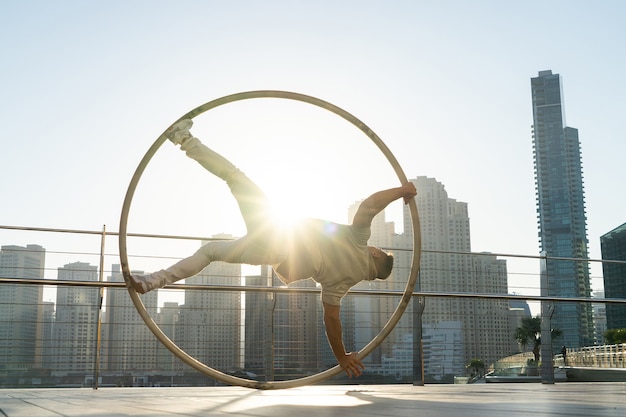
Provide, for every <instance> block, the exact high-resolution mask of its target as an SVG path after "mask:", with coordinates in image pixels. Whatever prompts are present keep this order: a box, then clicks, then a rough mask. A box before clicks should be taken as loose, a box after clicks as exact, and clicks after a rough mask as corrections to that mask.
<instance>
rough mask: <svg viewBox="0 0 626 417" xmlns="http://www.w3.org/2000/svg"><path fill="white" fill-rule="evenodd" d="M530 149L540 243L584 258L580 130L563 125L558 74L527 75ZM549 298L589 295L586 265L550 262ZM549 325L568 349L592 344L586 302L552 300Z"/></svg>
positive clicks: (554, 253) (553, 253)
mask: <svg viewBox="0 0 626 417" xmlns="http://www.w3.org/2000/svg"><path fill="white" fill-rule="evenodd" d="M531 90H532V106H533V150H534V162H535V186H536V195H537V214H538V224H539V246H540V250H541V252H545V253H546V254H547V256H549V257H560V258H570V259H571V258H582V259H586V258H588V254H587V216H586V214H585V199H584V190H583V176H582V162H581V153H580V143H579V140H578V130H577V129H574V128H572V127H567V126H566V125H565V112H564V110H563V102H562V89H561V78H560V76H559V75H558V74H552V71H550V70H547V71H540V72H539V75H538V76H537V77H534V78H531ZM547 274H548V288H547V294H548V295H549V296H558V297H590V296H591V286H590V281H589V264H588V263H587V262H581V261H572V260H550V261H549V262H548V265H547ZM552 327H553V328H556V329H559V330H561V332H562V333H563V334H562V336H561V337H562V341H563V344H565V345H566V346H568V347H581V346H586V345H591V344H593V320H592V310H591V305H590V304H588V303H555V305H554V314H553V316H552Z"/></svg>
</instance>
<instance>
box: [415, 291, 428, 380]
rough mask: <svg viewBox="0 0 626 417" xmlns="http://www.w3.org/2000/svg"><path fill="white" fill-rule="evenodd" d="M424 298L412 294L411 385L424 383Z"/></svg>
mask: <svg viewBox="0 0 626 417" xmlns="http://www.w3.org/2000/svg"><path fill="white" fill-rule="evenodd" d="M425 303H426V300H425V299H424V298H423V297H416V296H413V385H415V386H423V385H424V353H423V350H424V346H423V345H422V313H423V312H424V306H425Z"/></svg>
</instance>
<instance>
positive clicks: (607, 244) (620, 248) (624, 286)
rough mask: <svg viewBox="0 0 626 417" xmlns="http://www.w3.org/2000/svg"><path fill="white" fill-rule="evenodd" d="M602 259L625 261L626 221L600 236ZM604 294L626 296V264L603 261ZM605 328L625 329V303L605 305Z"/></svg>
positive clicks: (607, 296)
mask: <svg viewBox="0 0 626 417" xmlns="http://www.w3.org/2000/svg"><path fill="white" fill-rule="evenodd" d="M600 247H601V250H602V259H606V260H614V261H626V223H624V224H622V225H621V226H619V227H616V228H615V229H613V230H611V231H610V232H608V233H606V234H604V235H602V236H601V237H600ZM602 272H603V276H604V296H605V297H606V298H626V265H624V264H620V263H610V262H604V263H603V264H602ZM606 328H607V329H626V305H624V304H607V305H606Z"/></svg>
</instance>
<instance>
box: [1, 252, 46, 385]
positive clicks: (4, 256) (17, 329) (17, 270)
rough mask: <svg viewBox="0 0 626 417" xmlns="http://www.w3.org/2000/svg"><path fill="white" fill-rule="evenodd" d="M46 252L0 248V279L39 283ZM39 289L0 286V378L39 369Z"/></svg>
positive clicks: (15, 285)
mask: <svg viewBox="0 0 626 417" xmlns="http://www.w3.org/2000/svg"><path fill="white" fill-rule="evenodd" d="M45 258H46V251H45V249H44V248H43V247H41V246H39V245H27V246H26V247H23V246H15V245H7V246H2V248H1V250H0V276H2V277H5V278H24V279H28V278H31V279H42V278H43V277H44V276H43V273H44V262H45ZM42 299H43V288H42V287H41V286H40V285H17V284H2V285H0V376H2V375H5V376H8V375H9V374H12V373H15V372H18V373H19V372H24V371H27V370H29V369H32V368H38V367H41V366H42V352H41V346H42V343H41V338H42V333H43V332H42V313H43V308H42Z"/></svg>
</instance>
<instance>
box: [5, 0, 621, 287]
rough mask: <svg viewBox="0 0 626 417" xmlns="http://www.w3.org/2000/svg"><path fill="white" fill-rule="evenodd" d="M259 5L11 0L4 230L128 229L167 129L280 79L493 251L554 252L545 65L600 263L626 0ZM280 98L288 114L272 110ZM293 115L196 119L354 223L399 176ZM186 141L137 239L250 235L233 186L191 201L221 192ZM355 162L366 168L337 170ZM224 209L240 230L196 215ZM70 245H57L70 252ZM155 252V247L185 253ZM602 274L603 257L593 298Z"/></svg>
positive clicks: (204, 130) (162, 172) (141, 215)
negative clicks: (430, 185) (537, 143)
mask: <svg viewBox="0 0 626 417" xmlns="http://www.w3.org/2000/svg"><path fill="white" fill-rule="evenodd" d="M243 4H244V5H245V7H242V6H241V5H242V3H239V2H238V3H237V4H230V3H223V2H219V3H216V2H210V1H209V2H199V1H187V2H184V3H182V4H178V3H176V4H173V3H170V2H144V1H137V2H132V3H128V2H123V1H111V2H107V3H102V4H93V3H82V2H74V1H61V2H54V3H47V2H38V1H25V2H3V4H2V5H0V23H2V24H1V25H0V31H2V32H1V33H2V34H3V36H1V37H0V39H2V40H1V41H0V48H2V51H3V52H4V55H5V56H6V57H7V59H6V60H5V62H4V65H3V66H2V68H1V69H0V73H1V74H2V77H1V79H0V88H1V89H2V91H3V93H4V97H5V100H3V102H2V104H1V106H2V111H1V112H0V121H1V122H2V125H3V133H2V135H3V140H4V142H5V144H6V146H5V147H4V149H3V152H1V153H0V165H1V166H2V167H3V169H2V173H3V178H11V180H9V181H2V182H0V193H1V194H2V195H3V196H6V198H7V201H10V204H7V205H4V206H3V208H2V218H3V223H5V224H9V225H16V226H32V227H50V228H67V229H79V230H82V229H85V230H94V229H96V230H97V229H99V228H101V227H102V225H106V226H107V229H109V230H116V229H117V225H118V224H119V215H120V211H121V206H122V201H123V198H124V193H125V191H126V187H127V185H128V183H129V181H130V178H131V176H132V174H133V172H134V170H135V168H136V167H137V165H138V163H139V161H140V159H141V157H142V156H143V155H144V153H145V152H146V150H147V149H148V147H149V146H150V145H151V144H152V143H153V141H154V140H155V139H156V138H157V136H158V135H159V134H160V133H161V132H163V131H164V130H165V129H166V128H167V127H168V126H169V124H170V123H172V122H173V121H174V120H176V119H177V118H178V117H180V116H181V115H182V114H184V113H185V112H187V111H189V110H191V109H192V108H194V107H196V106H198V105H200V104H202V103H205V102H207V101H209V100H212V99H214V98H217V97H221V96H223V95H226V94H231V93H234V92H239V91H246V90H255V89H283V90H291V91H296V92H300V93H304V94H310V95H313V96H316V97H319V98H322V99H325V100H328V101H330V102H332V103H333V104H336V105H338V106H340V107H342V108H344V109H346V110H347V111H349V112H351V113H353V114H354V115H356V116H357V117H359V118H360V119H362V120H363V121H364V122H365V123H367V124H368V125H369V126H370V127H371V128H372V129H373V130H374V131H375V132H376V133H377V134H379V135H380V136H381V138H382V139H383V140H384V141H385V142H386V143H387V145H388V146H389V148H390V149H391V150H392V151H393V153H394V154H395V155H396V156H397V157H398V159H399V162H400V164H401V165H402V167H403V168H404V169H405V171H406V173H407V176H408V177H415V176H421V175H426V176H429V177H433V178H436V179H437V180H439V181H441V182H442V183H444V184H446V187H447V188H448V190H449V191H450V193H451V194H453V195H455V196H456V197H457V198H458V199H459V200H460V201H465V202H467V203H468V204H470V207H471V212H470V213H469V215H470V218H471V219H472V224H473V232H474V233H473V234H472V240H473V241H472V247H473V248H474V249H475V250H476V251H483V250H490V251H494V252H499V253H517V254H528V255H537V244H536V243H537V239H536V217H535V204H534V203H535V198H534V181H533V168H532V141H531V133H530V125H531V124H532V114H531V112H530V109H529V106H528V100H529V97H530V94H529V89H528V84H529V83H528V79H529V77H531V76H533V75H534V74H536V73H537V72H538V71H541V70H545V69H552V70H553V71H555V72H558V73H559V74H561V75H562V76H563V77H564V79H565V81H566V83H567V115H568V118H569V119H570V120H571V121H572V122H573V123H572V124H573V125H575V126H577V128H578V129H579V131H580V135H581V138H582V153H583V168H584V175H585V184H586V192H587V211H588V233H589V243H590V246H589V255H590V256H591V257H592V258H596V259H599V258H600V249H599V247H600V243H599V240H600V236H601V235H603V234H605V233H607V232H608V231H610V230H612V229H613V228H615V227H617V226H618V225H620V224H622V223H624V220H625V219H624V216H623V210H622V207H623V206H624V205H625V201H624V199H625V198H626V197H624V196H623V195H622V194H623V193H619V191H618V188H619V187H616V186H617V183H616V181H617V179H618V178H620V177H621V175H620V171H619V168H620V166H621V157H622V155H623V154H624V153H625V152H626V141H624V140H623V139H624V138H623V134H622V128H621V123H620V121H621V116H622V114H623V113H624V111H625V109H624V102H625V100H624V99H623V98H624V97H625V96H626V83H625V81H624V79H623V77H622V75H621V74H623V73H625V72H626V60H625V58H624V56H623V54H619V53H616V51H619V50H623V49H625V48H624V46H625V45H624V43H625V42H626V33H625V31H626V28H625V27H624V25H623V24H622V22H621V17H622V16H623V15H624V14H625V8H626V4H624V3H623V2H620V1H605V2H600V3H597V4H596V3H594V4H588V3H587V2H578V1H574V2H571V1H567V2H566V1H553V2H549V3H545V2H540V1H530V2H523V3H519V4H509V3H502V2H496V1H477V2H471V3H466V2H449V1H444V2H437V3H427V2H406V1H392V2H385V3H384V4H383V3H380V4H379V3H375V2H365V3H363V2H354V1H347V2H341V3H337V2H325V1H322V2H315V3H310V4H289V5H286V4H284V2H276V1H269V2H263V3H262V4H260V3H257V2H245V1H244V2H243ZM539 8H540V9H541V12H540V13H538V11H537V10H538V9H539ZM557 16H558V18H556V17H557ZM112 22H114V23H115V25H114V27H115V30H113V29H112V27H113V26H112ZM320 22H323V25H321V24H320ZM267 103H270V102H267ZM271 109H275V110H277V111H278V114H279V116H280V115H282V114H285V115H287V117H274V118H272V117H269V116H266V115H265V113H264V111H265V110H268V111H269V110H271ZM296 110H299V106H296V105H292V104H288V105H286V106H285V108H283V107H280V106H279V107H277V108H274V106H273V102H272V103H271V104H266V102H260V103H258V108H257V104H254V105H250V106H247V105H244V106H235V107H233V108H232V111H230V109H224V111H223V112H222V111H219V112H218V111H216V112H215V113H214V114H211V115H206V117H204V116H203V117H201V118H199V120H198V123H197V126H198V128H197V132H198V134H199V135H200V137H201V139H203V140H205V141H208V142H210V143H211V144H213V145H215V146H216V147H218V148H219V149H218V150H220V151H223V152H224V153H225V154H226V156H228V157H229V158H231V159H233V161H234V162H235V163H237V164H238V165H240V166H241V167H242V168H243V169H244V170H245V171H247V172H248V171H249V172H250V173H251V174H252V177H253V178H254V179H255V180H257V179H258V181H259V182H260V183H262V185H267V188H268V189H273V190H272V192H273V193H276V194H274V195H273V197H276V198H277V199H279V197H281V196H280V194H281V193H280V192H279V190H280V189H288V190H290V194H291V195H292V196H293V200H294V201H287V202H286V203H285V202H282V203H281V204H285V205H288V204H294V203H299V202H302V201H306V200H312V201H315V203H316V204H318V203H320V202H323V203H324V204H323V206H320V207H317V209H319V211H317V212H315V213H314V214H316V215H319V216H324V217H341V218H340V220H342V219H343V213H344V208H345V207H346V206H348V205H349V204H350V203H351V202H353V201H356V200H358V199H361V198H363V197H365V196H366V195H368V194H370V193H371V192H373V191H376V189H378V188H382V187H384V186H389V185H390V184H391V185H392V184H393V183H395V182H396V179H395V178H394V176H393V174H392V173H391V170H390V168H389V167H388V166H387V164H386V163H385V162H384V161H381V160H380V155H378V153H376V152H373V151H372V152H370V148H369V146H368V145H367V144H366V139H365V138H363V137H362V135H354V136H353V137H350V135H351V130H350V129H349V127H347V126H345V125H344V123H337V124H336V125H335V124H333V123H332V122H331V121H327V120H326V116H319V115H318V114H317V113H316V112H315V111H311V112H305V113H302V114H295V115H293V116H292V113H291V112H292V111H293V112H294V113H298V112H297V111H296ZM283 111H284V112H283ZM318 116H319V117H323V118H324V119H323V120H324V123H321V124H320V123H316V122H317V120H319V119H318V118H317V117H318ZM216 118H217V119H219V120H217V121H215V123H214V119H216ZM221 123H223V124H221ZM287 124H288V125H291V129H290V130H286V127H287V126H283V125H287ZM324 126H326V127H327V128H326V129H323V127H324ZM326 137H328V140H326ZM344 138H346V139H345V142H344ZM343 143H345V144H346V148H347V149H344V148H343V147H340V146H339V145H342V144H343ZM166 145H167V146H166ZM169 145H170V144H164V146H163V148H162V149H160V150H159V153H158V155H157V157H155V160H154V161H152V162H151V164H150V167H149V170H148V171H147V172H146V173H145V176H144V177H143V178H142V182H141V187H140V194H139V195H137V196H136V199H135V200H134V202H133V207H132V212H131V215H132V218H131V219H129V220H130V222H129V230H131V231H133V232H139V233H163V234H175V235H201V236H209V235H212V234H215V233H221V232H226V233H232V234H240V231H241V227H242V224H241V221H240V219H239V218H238V217H237V216H232V215H231V213H234V212H235V210H234V209H233V206H231V205H229V204H230V203H229V202H230V201H231V198H230V196H229V195H228V194H227V193H224V194H223V195H221V196H220V197H219V198H218V201H219V202H220V204H219V205H216V204H215V201H209V200H207V199H206V198H203V197H202V196H200V195H197V193H194V192H193V191H194V190H195V189H196V188H197V187H199V188H202V189H204V188H206V189H210V190H215V191H218V190H219V189H221V187H222V184H220V183H218V182H212V179H211V178H209V176H207V175H206V174H205V173H204V172H203V171H202V170H198V169H197V168H196V167H194V166H192V165H193V164H192V163H190V162H189V161H187V160H186V158H185V157H184V156H183V155H182V154H180V153H179V151H178V150H176V149H175V148H174V147H173V146H169ZM338 147H339V148H338ZM328 149H332V150H333V152H328V151H327V150H328ZM277 150H281V151H282V152H280V153H279V154H277ZM355 150H358V152H355ZM355 153H358V154H359V155H363V158H366V159H365V161H366V164H367V165H364V167H360V166H358V164H351V165H350V166H349V169H344V170H337V169H335V167H337V166H343V165H341V164H342V163H344V164H345V161H346V160H349V161H354V154H355ZM334 154H337V155H336V156H338V157H339V159H335V158H334V156H335V155H334ZM263 155H265V156H266V157H264V158H261V156H263ZM286 156H290V157H289V158H288V157H286ZM331 156H332V157H333V158H330V157H331ZM292 159H294V160H292ZM278 160H280V161H282V162H283V163H286V164H287V165H285V168H286V169H287V172H288V173H289V174H288V175H287V176H286V177H288V178H284V177H285V175H284V171H282V172H281V168H282V167H281V166H277V162H276V161H278ZM342 160H343V162H342ZM319 161H323V163H320V162H319ZM305 168H306V169H305ZM362 168H363V169H362ZM364 168H367V169H364ZM344 172H345V176H344ZM178 174H180V175H181V178H180V181H179V177H178ZM9 176H10V177H9ZM189 178H192V179H193V181H192V182H191V184H189V185H185V186H183V187H181V186H180V184H181V183H183V184H187V183H186V182H185V181H187V180H188V179H189ZM293 178H297V179H299V183H297V184H296V185H294V184H293V183H291V182H288V181H287V180H291V179H293ZM281 187H282V188H281ZM183 202H184V204H183ZM222 202H223V204H222ZM335 203H336V205H334V204H335ZM214 209H216V211H217V213H215V214H216V215H220V214H221V215H222V217H223V221H221V220H220V221H219V223H216V224H201V225H199V224H198V222H200V221H201V219H203V218H205V217H206V215H207V213H213V211H212V210H214ZM294 210H295V209H294ZM181 212H182V213H184V215H183V214H181ZM395 212H396V213H398V218H400V214H399V212H400V210H399V209H398V208H396V209H395ZM389 218H390V219H392V220H393V219H394V218H395V215H394V214H393V213H390V214H389ZM397 224H399V223H397ZM1 233H2V235H1V236H2V239H3V241H5V242H11V243H15V244H20V245H25V244H28V243H32V242H33V241H32V240H29V238H28V236H25V235H23V234H19V233H16V232H13V231H7V230H2V232H1ZM63 240H64V236H58V238H57V241H58V242H59V244H57V245H55V244H50V245H46V246H47V247H48V249H49V250H50V251H51V252H56V251H60V249H58V250H57V249H56V247H62V246H63V244H61V242H62V241H63ZM156 246H158V245H156V244H155V245H153V246H147V247H146V248H145V250H142V252H144V253H146V254H151V253H155V254H161V253H162V254H163V255H169V256H177V254H176V253H168V248H167V245H165V246H166V247H164V248H160V247H156ZM79 251H80V248H77V252H79ZM71 261H72V260H71V259H65V260H61V261H60V264H63V263H64V262H65V263H67V262H71ZM533 269H534V270H535V271H536V270H537V268H534V267H533ZM600 276H601V268H598V265H592V277H594V281H593V287H594V289H599V288H601V279H600V278H599V277H600Z"/></svg>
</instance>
